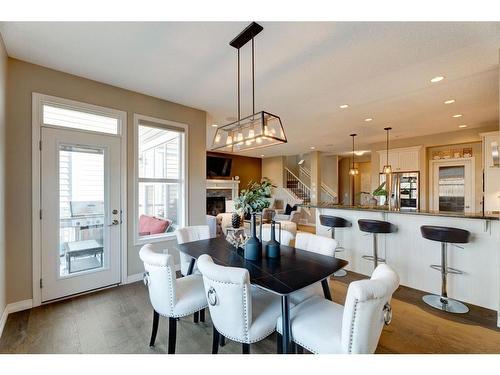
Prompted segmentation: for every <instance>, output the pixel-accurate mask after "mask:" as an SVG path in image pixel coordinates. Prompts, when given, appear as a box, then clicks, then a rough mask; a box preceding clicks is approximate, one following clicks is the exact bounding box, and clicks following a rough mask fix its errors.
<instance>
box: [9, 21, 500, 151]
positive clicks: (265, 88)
mask: <svg viewBox="0 0 500 375" xmlns="http://www.w3.org/2000/svg"><path fill="white" fill-rule="evenodd" d="M247 24H248V22H227V23H225V22H203V23H199V22H185V23H182V22H160V23H154V22H149V23H146V22H134V23H112V22H105V23H81V22H74V23H54V22H42V23H34V22H27V23H23V22H7V23H2V24H0V32H1V34H2V36H3V39H4V41H5V44H6V47H7V52H8V54H9V56H11V57H14V58H18V59H21V60H25V61H29V62H32V63H35V64H39V65H43V66H47V67H50V68H53V69H57V70H60V71H63V72H68V73H72V74H76V75H78V76H82V77H86V78H90V79H93V80H97V81H101V82H105V83H109V84H112V85H115V86H119V87H123V88H126V89H130V90H134V91H138V92H141V93H145V94H148V95H153V96H156V97H160V98H163V99H167V100H171V101H174V102H178V103H181V104H185V105H188V106H192V107H196V108H200V109H204V110H206V111H207V112H208V113H209V115H210V119H211V120H210V122H211V123H216V124H221V125H223V124H225V123H227V122H229V121H230V120H231V119H230V118H231V117H233V118H234V117H235V116H236V50H234V49H233V48H232V47H230V46H229V45H228V42H229V41H230V40H231V39H232V38H233V37H234V36H235V35H236V34H238V33H239V32H240V31H241V30H242V29H243V28H244V27H245V26H246V25H247ZM261 24H262V25H263V26H264V31H263V32H262V33H261V34H259V35H258V37H257V38H256V44H255V51H256V52H255V53H256V80H255V84H256V110H257V111H258V110H267V111H269V112H271V113H274V114H277V115H279V116H280V117H281V119H282V121H283V124H284V127H285V131H286V132H287V136H288V139H289V143H288V144H286V145H281V146H276V147H271V148H267V149H261V150H256V151H253V152H248V154H250V155H254V156H259V155H260V154H265V155H266V156H271V155H280V154H297V153H301V152H307V151H309V148H310V146H315V147H316V149H317V150H321V151H327V152H339V153H340V152H345V151H347V150H348V149H349V148H350V141H351V140H350V137H349V134H350V133H352V132H356V133H358V134H359V137H358V143H359V149H363V148H366V145H368V144H371V143H373V142H380V141H383V140H384V139H385V135H384V131H383V128H384V127H385V126H388V125H389V126H392V127H393V128H394V131H393V134H394V136H395V137H400V138H406V137H411V136H419V135H425V134H433V133H441V132H446V131H454V130H457V131H458V125H459V124H467V125H468V127H469V128H471V127H480V126H483V125H487V124H492V123H496V124H498V116H499V97H498V95H499V92H498V91H499V88H498V86H499V64H498V62H499V48H500V23H475V22H469V23H455V22H446V23H428V22H421V23H402V22H401V23H386V22H365V23H363V22H326V23H325V22H323V23H307V22H306V23H304V22H301V23H293V22H262V23H261ZM249 52H250V51H249V48H247V47H244V48H243V49H242V51H241V59H242V101H243V103H242V115H247V114H250V111H251V105H250V104H251V96H250V88H251V86H250V53H249ZM437 75H444V76H445V77H446V78H445V80H443V81H441V82H439V83H434V84H432V83H430V79H431V78H432V77H434V76H437ZM449 98H453V99H455V100H456V103H454V104H451V105H444V104H443V101H444V100H446V99H449ZM344 103H348V104H349V105H350V107H349V108H348V109H344V110H342V109H340V108H339V105H340V104H344ZM456 113H461V114H463V117H462V118H460V119H455V118H452V117H451V116H452V115H453V114H456ZM367 117H372V118H373V119H374V120H373V121H372V122H369V123H367V122H364V121H363V120H364V119H365V118H367ZM207 126H208V128H207V129H208V132H207V142H208V143H207V144H208V145H209V144H210V141H211V135H212V134H213V130H214V128H212V127H211V126H210V124H208V125H207Z"/></svg>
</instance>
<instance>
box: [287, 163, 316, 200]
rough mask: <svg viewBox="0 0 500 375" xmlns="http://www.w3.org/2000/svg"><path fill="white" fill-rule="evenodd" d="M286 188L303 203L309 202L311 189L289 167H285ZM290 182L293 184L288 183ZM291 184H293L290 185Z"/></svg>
mask: <svg viewBox="0 0 500 375" xmlns="http://www.w3.org/2000/svg"><path fill="white" fill-rule="evenodd" d="M285 181H286V186H285V187H286V188H287V189H288V190H290V191H291V192H292V193H293V194H294V195H295V196H296V197H298V198H299V199H302V200H303V201H304V203H309V202H311V189H310V188H309V187H308V186H307V185H306V184H304V183H303V182H302V181H301V180H300V178H298V177H297V176H296V175H295V174H294V173H293V172H292V171H291V170H290V169H288V168H286V167H285ZM289 182H292V183H293V184H289ZM292 185H293V186H292Z"/></svg>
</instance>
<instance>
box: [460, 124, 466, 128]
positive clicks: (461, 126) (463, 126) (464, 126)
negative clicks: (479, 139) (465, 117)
mask: <svg viewBox="0 0 500 375" xmlns="http://www.w3.org/2000/svg"><path fill="white" fill-rule="evenodd" d="M458 127H459V128H466V127H467V125H465V124H463V125H458Z"/></svg>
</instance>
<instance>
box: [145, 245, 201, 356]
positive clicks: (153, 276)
mask: <svg viewBox="0 0 500 375" xmlns="http://www.w3.org/2000/svg"><path fill="white" fill-rule="evenodd" d="M139 257H140V258H141V260H142V261H143V263H144V269H145V271H146V272H145V273H144V283H145V284H146V285H147V287H148V290H149V299H150V301H151V305H153V310H154V311H153V329H152V332H151V340H150V343H149V346H154V344H155V340H156V334H157V332H158V323H159V319H160V315H161V316H165V317H167V318H168V321H169V330H168V353H169V354H173V353H175V342H176V332H177V318H180V317H184V316H188V315H191V314H195V313H198V312H199V311H203V310H204V309H205V308H206V307H207V299H206V297H205V291H204V289H203V279H202V277H201V275H199V274H198V275H190V276H185V277H181V278H179V279H176V277H175V266H174V260H173V258H172V255H170V254H162V253H157V252H155V251H153V248H152V245H150V244H147V245H144V246H143V247H142V248H141V250H140V251H139Z"/></svg>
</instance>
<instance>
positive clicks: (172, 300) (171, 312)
mask: <svg viewBox="0 0 500 375" xmlns="http://www.w3.org/2000/svg"><path fill="white" fill-rule="evenodd" d="M148 265H149V266H150V267H158V268H168V273H169V275H168V276H169V278H168V280H169V284H170V309H169V310H170V315H166V314H160V315H161V316H164V317H166V318H182V317H184V316H188V315H192V314H194V313H195V312H198V311H200V310H203V309H205V308H206V307H207V305H201V306H199V307H197V308H196V309H195V310H192V311H190V312H188V313H186V314H174V308H175V305H174V293H172V292H173V290H174V287H173V284H172V269H171V268H170V267H168V266H157V265H152V264H148Z"/></svg>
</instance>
